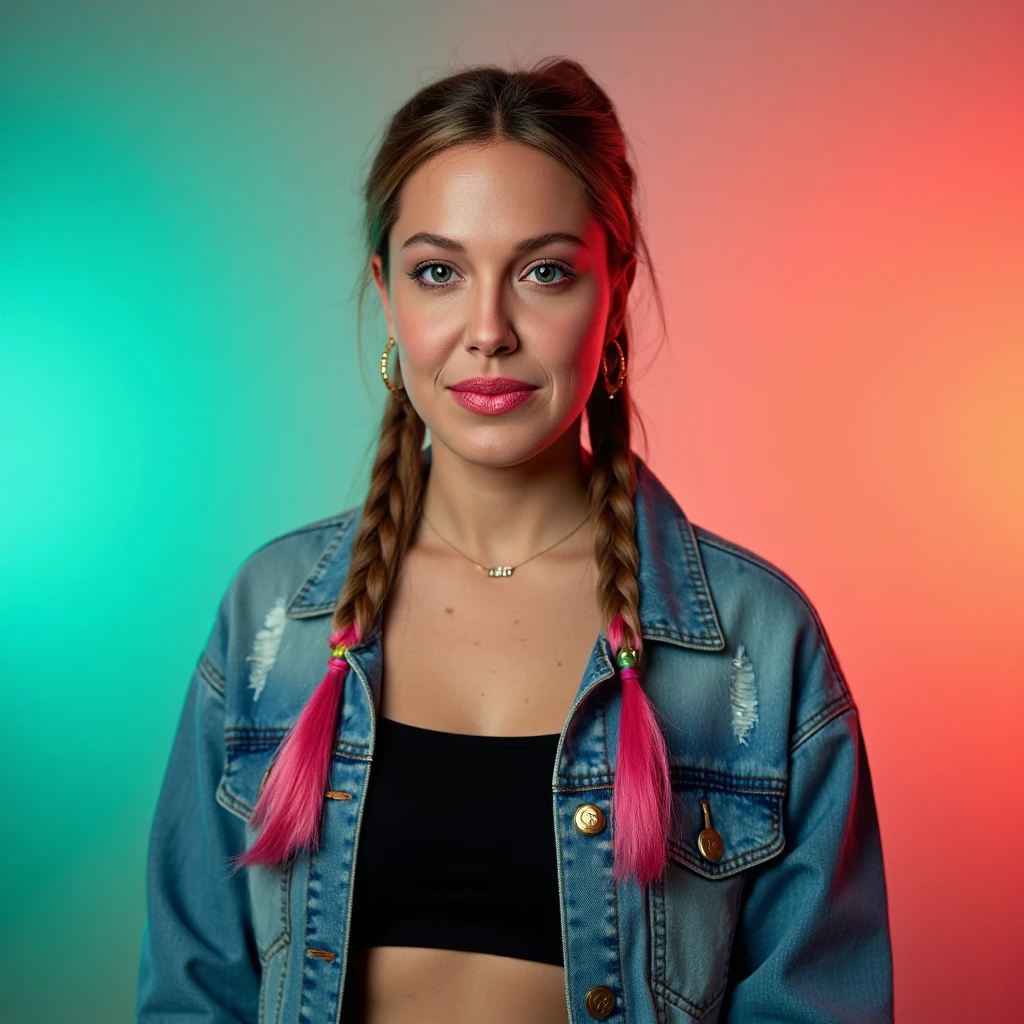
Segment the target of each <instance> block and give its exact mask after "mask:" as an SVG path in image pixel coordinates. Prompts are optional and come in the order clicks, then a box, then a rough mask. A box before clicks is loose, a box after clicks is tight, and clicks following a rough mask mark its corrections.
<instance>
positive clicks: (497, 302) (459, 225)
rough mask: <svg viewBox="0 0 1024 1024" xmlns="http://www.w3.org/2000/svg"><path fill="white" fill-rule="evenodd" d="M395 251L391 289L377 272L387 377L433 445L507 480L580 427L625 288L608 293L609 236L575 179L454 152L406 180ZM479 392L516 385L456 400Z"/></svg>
mask: <svg viewBox="0 0 1024 1024" xmlns="http://www.w3.org/2000/svg"><path fill="white" fill-rule="evenodd" d="M388 245H389V259H390V280H389V281H385V280H384V277H383V267H382V262H381V260H380V258H379V257H378V256H374V257H373V260H372V265H371V266H372V271H373V277H374V281H375V283H376V284H377V288H378V290H379V291H380V295H381V301H382V303H383V306H384V313H385V316H386V319H387V324H388V331H389V333H390V335H391V336H393V337H394V339H395V349H394V350H393V351H392V353H391V357H390V363H389V374H390V375H391V377H392V378H393V379H394V378H395V377H398V378H399V379H400V380H401V382H402V383H403V384H404V386H405V389H406V393H407V395H408V397H409V399H410V400H411V401H412V404H413V406H414V407H415V409H416V411H417V412H418V413H419V415H420V416H421V418H422V419H423V421H424V422H425V423H426V425H427V426H428V427H429V428H430V431H431V435H432V437H433V438H434V439H436V440H437V441H439V442H441V443H442V444H444V445H445V446H446V447H447V448H449V449H451V450H452V451H453V452H455V453H456V454H457V455H459V456H461V457H462V458H465V459H467V460H468V461H470V462H474V463H480V464H485V465H490V466H511V465H516V464H518V463H520V462H522V461H524V460H526V459H529V458H530V457H531V456H533V455H536V454H537V453H538V452H541V451H543V450H544V449H545V448H547V446H548V445H550V444H551V443H552V442H553V441H555V440H556V439H557V438H559V437H560V436H561V435H562V434H563V433H564V432H565V431H566V430H567V429H568V428H569V427H570V426H571V425H572V424H573V423H575V422H577V421H578V418H579V416H580V415H581V413H582V411H583V408H584V406H585V405H586V402H587V398H588V397H589V395H590V392H591V389H592V388H593V386H594V382H595V380H596V377H597V373H598V369H599V367H600V364H601V353H602V350H603V346H604V343H605V339H606V337H608V336H611V337H614V336H615V334H616V333H617V323H616V321H617V322H618V323H621V307H623V306H624V303H625V294H626V292H627V291H628V287H627V288H625V289H624V288H622V287H621V286H620V287H615V288H613V282H612V281H611V280H610V276H609V269H608V256H607V239H606V235H605V230H604V227H603V226H602V225H601V224H600V223H599V222H598V221H597V220H596V219H595V218H594V216H593V215H592V214H591V212H590V209H589V207H588V204H587V201H586V194H585V192H584V189H583V186H582V184H581V183H580V182H579V181H578V180H577V179H576V178H575V177H574V175H573V174H572V173H571V172H570V171H569V170H567V169H566V168H565V167H564V166H563V165H562V164H560V163H559V162H558V161H557V160H555V159H553V158H552V157H550V156H548V155H547V154H546V153H542V152H541V151H540V150H537V149H534V148H532V147H530V146H524V145H520V144H518V143H512V142H505V141H502V142H497V143H492V144H488V145H484V146H478V145H460V146H456V147H453V148H451V149H448V150H445V151H444V152H442V153H439V154H437V155H436V156H433V157H431V158H430V159H429V160H427V161H426V162H425V163H423V164H422V165H421V166H420V167H418V168H417V169H416V171H414V172H413V173H412V174H411V175H410V176H409V178H408V179H407V180H406V182H405V186H404V188H403V190H402V194H401V201H400V213H399V216H398V219H397V221H396V222H395V224H394V226H393V227H392V229H391V232H390V235H389V240H388ZM610 315H611V318H612V319H611V321H610V319H609V318H610ZM396 353H397V355H398V373H395V354H396ZM472 378H488V379H489V380H490V382H491V383H492V384H493V383H494V379H495V378H506V379H511V380H512V381H518V382H521V383H519V384H518V385H515V386H514V390H513V391H511V392H510V393H508V394H505V395H504V396H502V395H497V396H495V395H481V394H480V392H479V390H477V391H472V390H471V391H464V390H463V391H460V390H457V389H458V388H460V387H463V388H464V387H469V388H478V389H479V388H486V386H487V382H486V381H484V382H480V381H479V380H478V381H477V382H476V383H475V384H474V382H473V381H472ZM467 381H468V382H469V384H464V383H463V382H467ZM510 386H512V385H510ZM453 389H455V390H453ZM457 396H458V397H457Z"/></svg>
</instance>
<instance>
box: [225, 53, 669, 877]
mask: <svg viewBox="0 0 1024 1024" xmlns="http://www.w3.org/2000/svg"><path fill="white" fill-rule="evenodd" d="M500 140H508V141H513V142H519V143H522V144H524V145H527V146H532V147H534V148H535V149H539V150H541V151H542V152H545V153H547V154H549V155H550V156H552V157H553V158H554V159H556V160H558V161H559V162H560V163H562V164H563V165H565V166H566V167H567V168H569V170H571V171H572V172H573V173H574V174H575V175H576V177H577V178H578V179H579V180H580V181H581V182H582V183H583V185H584V187H585V189H586V194H587V198H588V202H589V203H590V206H591V209H592V211H593V213H594V215H595V216H596V218H597V219H598V220H599V221H600V222H601V223H602V224H603V226H604V228H605V230H606V232H607V237H608V265H609V271H610V272H611V273H612V275H613V277H618V275H619V272H620V271H623V270H630V269H631V268H630V267H629V264H631V263H639V262H642V263H645V264H647V265H648V266H649V265H650V254H649V251H648V249H647V243H646V240H645V238H644V236H643V232H642V230H641V228H640V224H639V221H638V217H637V214H636V209H635V205H636V204H635V196H634V187H635V176H634V172H633V169H632V166H631V165H630V162H629V159H628V154H627V143H626V139H625V135H624V133H623V131H622V128H621V126H620V124H619V121H618V118H617V116H616V114H615V111H614V108H613V106H612V103H611V101H610V99H609V98H608V96H607V95H606V94H605V92H604V91H603V90H602V89H601V88H600V86H599V85H598V84H597V83H596V82H595V81H594V80H593V79H592V78H591V77H590V76H589V75H588V74H587V73H586V71H585V70H584V68H583V67H582V66H581V65H580V64H578V63H577V62H576V61H572V60H568V59H566V58H560V57H552V58H548V59H546V60H544V61H541V62H540V63H539V64H537V65H536V66H535V67H534V68H532V69H530V70H512V71H506V70H504V69H502V68H499V67H495V66H490V65H485V66H478V67H473V68H468V69H466V70H463V71H459V72H457V73H454V74H451V75H448V76H447V77H445V78H442V79H440V80H439V81H436V82H433V83H431V84H429V85H427V86H425V87H424V88H422V89H420V90H419V92H417V93H416V94H415V95H414V96H413V97H412V98H411V99H410V100H409V101H408V102H407V103H405V104H404V105H403V106H402V107H401V108H400V109H399V110H398V111H397V112H396V113H395V114H394V116H393V117H392V118H391V120H390V122H389V124H388V126H387V129H386V131H385V134H384V138H383V140H382V142H381V144H380V146H379V148H378V150H377V153H376V156H375V158H374V160H373V163H372V166H371V168H370V171H369V174H368V177H367V181H366V186H365V201H366V212H365V220H364V229H365V236H366V245H367V250H368V253H369V255H370V256H374V255H376V256H379V257H380V258H381V260H382V263H383V269H384V274H385V280H387V279H388V275H389V256H388V245H389V238H390V233H391V228H392V227H393V225H394V223H395V221H396V220H397V218H398V211H399V204H400V200H401V194H402V187H403V185H404V183H405V182H406V180H407V179H408V177H409V175H410V174H412V173H413V171H414V170H416V168H418V167H419V166H420V165H421V164H423V163H424V161H426V160H428V159H429V158H430V157H432V156H434V155H435V154H437V153H440V152H443V151H444V150H446V149H449V148H451V147H453V146H457V145H464V144H487V143H491V142H495V141H500ZM626 278H627V279H626V280H625V281H622V280H621V278H620V283H619V284H618V285H617V287H618V288H621V289H623V293H622V303H621V305H622V308H623V309H624V307H625V295H626V294H628V291H629V289H630V287H631V285H632V280H633V275H632V273H631V272H630V273H628V274H627V275H626ZM651 281H652V286H653V294H654V297H655V299H656V300H657V303H658V309H659V312H660V313H661V314H662V322H664V312H663V306H662V302H661V296H660V293H659V291H658V287H657V282H656V281H655V280H654V278H653V275H652V278H651ZM369 283H370V272H369V261H367V265H365V266H364V268H363V273H362V276H361V281H360V291H359V303H358V324H359V326H360V328H361V324H362V302H363V297H364V295H365V292H366V289H367V287H368V285H369ZM629 334H630V331H629V327H628V318H627V317H626V316H625V314H624V313H623V315H622V317H621V326H619V328H618V332H617V334H616V336H615V338H614V339H612V338H608V339H607V342H606V343H607V344H611V343H612V341H613V340H614V341H617V342H618V343H619V345H620V346H621V348H622V351H623V355H624V357H626V358H627V359H628V356H629V340H630V339H629ZM586 411H587V422H588V427H589V432H590V444H591V449H592V452H593V456H592V460H591V476H590V481H589V485H588V502H589V504H590V508H591V513H592V515H593V517H594V520H595V550H594V554H595V560H596V563H597V569H598V575H597V584H596V589H597V594H596V597H597V601H598V604H599V607H600V609H601V614H602V617H603V619H604V621H605V622H606V623H607V626H606V636H607V638H608V642H609V645H610V647H611V650H612V653H613V656H615V655H618V654H619V653H620V652H621V651H629V650H633V651H635V652H637V657H638V658H639V656H640V655H641V654H642V650H643V646H642V643H643V642H642V635H641V623H640V611H639V603H640V591H639V583H638V579H637V576H638V572H639V552H638V550H637V544H636V512H635V507H634V497H635V493H636V486H637V481H636V465H635V461H634V457H633V452H632V448H631V441H630V425H631V419H632V417H633V407H632V403H631V401H630V394H629V384H628V381H627V382H626V383H624V384H623V386H622V387H621V389H620V390H619V391H618V392H617V393H616V394H615V395H614V397H613V398H612V400H611V401H609V399H608V396H607V394H606V392H605V389H604V387H603V386H602V383H601V378H600V377H598V380H597V382H596V383H595V386H594V390H593V392H592V393H591V395H590V397H589V399H588V401H587V407H586ZM641 426H642V424H641ZM425 429H426V428H425V424H424V423H423V421H422V419H421V418H420V416H419V414H418V413H417V412H416V410H415V409H414V408H413V406H412V403H411V402H410V401H409V400H408V398H407V397H406V396H405V394H404V393H403V392H399V393H397V394H396V393H390V394H389V395H388V398H387V401H386V405H385V409H384V417H383V421H382V424H381V431H380V438H379V441H378V444H377V452H376V457H375V459H374V463H373V468H372V470H371V474H370V487H369V492H368V494H367V497H366V500H365V503H364V505H363V509H362V515H361V517H360V520H359V524H358V527H357V529H356V535H355V538H354V540H353V546H352V558H351V563H350V566H349V571H348V575H347V577H346V579H345V583H344V585H343V587H342V590H341V593H340V595H339V598H338V602H337V605H336V606H335V609H334V616H333V622H332V631H331V646H332V648H335V647H336V645H338V644H341V646H342V647H344V646H346V645H347V646H351V645H352V643H355V642H358V639H359V638H362V637H365V636H367V635H368V634H369V633H370V632H371V631H372V630H373V629H374V628H375V626H376V625H377V622H378V618H379V617H380V616H381V615H382V612H383V609H384V604H385V602H386V600H387V597H388V594H389V593H390V590H391V587H392V584H393V583H394V580H395V578H396V576H397V574H398V570H399V566H400V565H401V561H402V558H403V556H404V554H405V552H406V550H407V548H408V546H409V543H410V541H411V538H412V537H413V535H414V533H415V530H416V527H417V525H418V521H419V517H420V511H421V503H422V494H423V480H422V455H421V452H422V448H423V440H424V437H425ZM343 637H344V638H346V639H345V640H344V641H342V640H341V639H339V638H343ZM350 641H351V642H350ZM616 661H617V662H618V659H616ZM627 661H628V658H627ZM616 669H617V671H618V675H619V678H620V680H621V683H622V711H621V715H620V720H619V733H618V741H619V746H618V763H617V767H616V773H615V780H614V788H613V796H612V831H613V859H614V867H615V876H616V879H622V878H625V877H627V876H633V877H634V878H635V879H636V881H637V882H638V883H639V884H641V885H646V884H647V883H649V882H650V881H651V880H653V879H654V878H656V877H658V876H659V875H660V874H661V872H662V870H663V867H664V864H665V854H666V843H667V835H668V828H669V823H670V821H669V819H670V810H671V784H670V780H669V771H668V755H667V750H666V745H665V739H664V736H663V734H662V732H661V729H660V727H659V726H658V723H657V718H656V714H655V711H654V708H653V706H652V705H651V703H650V701H649V699H648V698H647V696H646V694H645V693H644V691H643V689H642V687H641V685H640V681H639V673H638V671H637V668H636V667H632V666H629V665H620V664H618V663H617V664H616ZM345 674H346V670H345V668H344V659H343V655H342V656H341V657H339V656H334V657H332V658H331V659H330V660H329V668H328V672H327V674H326V675H325V677H324V680H323V681H322V682H321V684H320V686H319V687H318V688H317V691H316V692H315V693H314V694H313V696H312V697H311V698H310V701H309V703H308V704H307V705H306V707H305V708H304V709H303V711H302V714H301V715H300V716H299V719H298V721H297V722H296V725H295V727H294V728H293V729H292V731H291V732H290V733H289V734H288V736H286V737H285V739H284V741H283V742H282V746H281V748H280V750H279V753H278V755H277V757H276V759H275V762H274V764H273V765H272V768H271V771H270V773H269V776H268V778H267V780H266V784H265V785H264V787H263V790H262V792H261V794H260V797H259V800H258V801H257V805H256V809H255V812H254V815H253V824H254V825H255V826H259V827H260V834H259V836H258V837H257V839H256V842H255V843H254V844H253V846H252V847H251V848H250V849H249V850H248V851H247V852H246V853H245V854H243V856H242V857H241V858H239V861H240V863H244V864H247V865H255V864H276V863H280V862H281V861H282V860H285V859H287V858H288V857H290V856H292V855H293V854H294V853H296V852H297V851H299V850H301V849H303V848H306V847H311V848H316V844H317V841H318V827H319V821H320V816H321V813H322V808H323V800H324V789H325V780H326V775H327V769H328V766H329V762H330V758H331V756H332V752H333V745H334V732H335V730H336V728H337V714H338V708H339V706H340V700H341V690H342V687H343V684H344V678H345Z"/></svg>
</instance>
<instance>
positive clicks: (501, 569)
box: [487, 565, 512, 576]
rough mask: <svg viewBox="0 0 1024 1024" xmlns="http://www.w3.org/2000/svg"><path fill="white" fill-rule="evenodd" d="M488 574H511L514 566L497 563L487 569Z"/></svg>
mask: <svg viewBox="0 0 1024 1024" xmlns="http://www.w3.org/2000/svg"><path fill="white" fill-rule="evenodd" d="M487 575H488V576H511V575H512V566H511V565H495V566H493V567H492V568H490V569H488V570H487Z"/></svg>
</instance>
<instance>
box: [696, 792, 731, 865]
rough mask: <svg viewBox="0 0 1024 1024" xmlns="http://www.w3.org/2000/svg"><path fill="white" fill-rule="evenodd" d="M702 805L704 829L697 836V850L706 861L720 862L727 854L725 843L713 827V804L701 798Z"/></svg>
mask: <svg viewBox="0 0 1024 1024" xmlns="http://www.w3.org/2000/svg"><path fill="white" fill-rule="evenodd" d="M700 805H701V807H702V808H703V809H704V828H702V829H701V832H700V835H699V836H697V849H698V850H700V855H701V856H702V857H703V858H704V859H705V860H710V861H719V860H721V859H722V854H723V853H725V843H723V842H722V837H721V835H719V833H718V830H717V829H715V828H712V827H711V804H709V803H708V802H707V800H706V799H705V798H704V797H701V800H700Z"/></svg>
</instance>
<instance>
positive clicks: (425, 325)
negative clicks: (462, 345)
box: [394, 302, 459, 370]
mask: <svg viewBox="0 0 1024 1024" xmlns="http://www.w3.org/2000/svg"><path fill="white" fill-rule="evenodd" d="M438 305H439V304H438ZM394 317H395V328H396V330H397V331H398V340H399V341H400V342H401V344H402V352H403V354H404V356H405V359H406V362H407V363H408V364H409V365H410V368H413V367H422V368H423V369H424V370H428V369H429V368H430V367H431V366H433V365H434V364H435V363H438V362H441V361H443V360H444V358H445V354H446V353H447V351H448V350H449V349H450V347H451V341H452V338H457V337H458V331H459V326H458V325H459V321H458V317H457V315H456V313H455V310H454V308H452V309H449V310H444V309H440V308H438V306H434V307H430V308H423V307H421V306H419V305H418V304H417V303H415V302H408V303H404V304H403V305H401V306H399V307H397V308H396V309H395V312H394Z"/></svg>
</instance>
